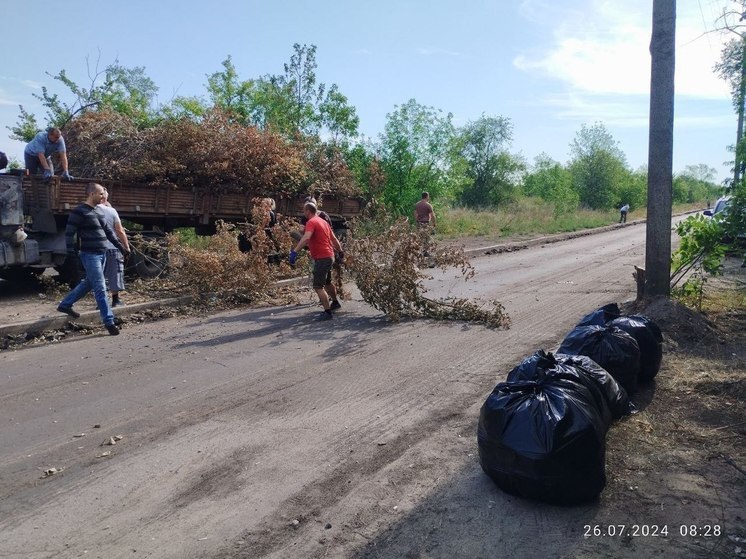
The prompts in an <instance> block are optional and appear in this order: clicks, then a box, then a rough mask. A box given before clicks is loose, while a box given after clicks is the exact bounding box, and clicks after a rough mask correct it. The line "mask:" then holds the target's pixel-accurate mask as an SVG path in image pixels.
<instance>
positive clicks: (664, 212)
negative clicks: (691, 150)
mask: <svg viewBox="0 0 746 559" xmlns="http://www.w3.org/2000/svg"><path fill="white" fill-rule="evenodd" d="M675 39H676V0H654V1H653V34H652V38H651V41H650V55H651V60H652V64H651V74H650V133H649V144H648V219H647V232H646V248H645V271H646V278H645V297H654V296H659V295H663V296H666V297H667V296H668V295H669V294H670V291H671V288H670V275H671V191H672V185H673V116H674V68H675V58H676V44H675Z"/></svg>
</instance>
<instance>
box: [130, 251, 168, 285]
mask: <svg viewBox="0 0 746 559" xmlns="http://www.w3.org/2000/svg"><path fill="white" fill-rule="evenodd" d="M130 265H131V266H134V268H135V271H136V272H137V275H138V276H140V277H141V278H142V279H151V278H157V277H158V276H160V275H162V274H163V273H164V272H165V271H166V268H167V267H168V253H165V252H164V254H162V255H160V256H158V257H153V256H150V255H148V254H144V253H142V252H140V251H137V252H135V253H133V254H132V263H131V264H130Z"/></svg>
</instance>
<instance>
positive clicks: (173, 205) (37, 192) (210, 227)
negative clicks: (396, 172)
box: [0, 174, 363, 278]
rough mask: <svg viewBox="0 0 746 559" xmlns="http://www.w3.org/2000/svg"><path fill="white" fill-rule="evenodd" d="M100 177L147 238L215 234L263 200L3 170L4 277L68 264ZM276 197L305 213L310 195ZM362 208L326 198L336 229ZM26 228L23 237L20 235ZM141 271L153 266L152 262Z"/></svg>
mask: <svg viewBox="0 0 746 559" xmlns="http://www.w3.org/2000/svg"><path fill="white" fill-rule="evenodd" d="M92 181H95V182H98V183H100V184H102V185H103V186H104V187H106V189H107V190H108V191H109V200H110V202H111V203H112V205H113V206H114V207H115V208H116V209H117V211H118V212H119V215H120V217H121V218H122V219H123V220H126V221H129V222H131V223H134V224H137V225H139V226H140V227H142V231H141V232H142V233H143V235H144V236H156V235H162V234H163V233H167V232H169V231H172V230H173V229H176V228H182V227H193V228H194V229H195V231H196V233H197V234H200V235H210V234H212V233H214V232H215V224H216V222H217V221H219V220H222V221H226V222H233V223H240V222H245V221H250V219H251V211H252V208H253V204H254V201H255V199H256V198H257V195H256V194H252V193H247V192H244V191H241V190H240V189H238V188H220V189H215V190H207V189H197V188H176V187H171V186H152V185H147V184H136V183H126V182H122V181H115V180H98V179H75V180H73V181H63V180H61V179H60V178H59V177H53V178H52V179H51V180H49V181H44V180H42V179H41V178H40V177H28V176H23V175H20V174H19V175H13V174H0V276H2V277H6V278H10V277H13V276H20V275H23V273H22V271H23V270H25V271H26V274H28V273H29V272H31V273H41V272H42V271H43V270H44V269H45V268H48V267H55V268H57V269H58V270H62V269H64V267H65V266H64V265H65V257H66V250H65V238H64V233H65V226H66V224H67V217H68V215H69V214H70V212H71V211H72V209H73V208H75V206H77V205H78V204H80V203H81V202H83V201H84V200H85V188H86V185H88V184H89V183H90V182H92ZM11 199H12V201H10V200H11ZM273 199H274V200H275V204H276V206H277V213H278V214H282V215H285V216H289V217H298V218H299V217H301V216H302V214H303V203H304V200H305V196H304V195H297V196H294V197H289V196H287V195H276V196H274V197H273ZM362 205H363V202H362V200H361V199H360V198H354V197H336V196H334V195H328V194H325V195H324V196H323V209H324V211H326V212H327V213H328V214H329V215H330V217H331V218H332V222H333V224H334V228H335V230H340V229H342V230H343V229H345V228H346V223H347V220H348V219H350V218H353V217H355V216H357V215H359V213H360V211H361V209H362ZM19 229H20V230H21V231H22V232H23V234H19V233H18V230H19ZM24 235H25V238H24V239H23V240H20V236H24ZM68 264H69V263H68ZM134 264H137V263H134ZM139 269H140V268H138V270H139ZM141 269H142V270H143V271H145V270H147V266H141ZM143 275H147V274H143Z"/></svg>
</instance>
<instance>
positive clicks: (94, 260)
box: [60, 252, 114, 326]
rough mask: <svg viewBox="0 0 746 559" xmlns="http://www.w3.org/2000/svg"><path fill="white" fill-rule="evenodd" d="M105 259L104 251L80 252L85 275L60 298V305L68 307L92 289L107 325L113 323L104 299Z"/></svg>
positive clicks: (109, 308)
mask: <svg viewBox="0 0 746 559" xmlns="http://www.w3.org/2000/svg"><path fill="white" fill-rule="evenodd" d="M105 260H106V253H105V252H102V253H100V254H99V253H97V252H81V253H80V263H81V264H83V269H84V270H85V277H84V278H83V279H82V280H80V283H79V284H78V285H76V286H75V287H74V288H73V290H72V291H71V292H70V293H68V294H67V296H66V297H65V298H64V299H62V302H61V303H60V306H61V307H65V308H68V309H69V308H70V307H72V306H73V305H74V304H75V303H77V302H78V301H79V300H80V299H82V298H83V297H84V296H85V295H86V294H87V293H88V292H89V291H91V290H93V295H94V296H95V297H96V303H97V304H98V310H99V312H100V313H101V320H103V322H104V325H106V326H109V325H110V324H114V313H112V312H111V307H110V306H109V302H108V301H107V300H106V281H105V280H104V261H105Z"/></svg>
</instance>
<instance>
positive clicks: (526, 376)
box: [507, 349, 633, 425]
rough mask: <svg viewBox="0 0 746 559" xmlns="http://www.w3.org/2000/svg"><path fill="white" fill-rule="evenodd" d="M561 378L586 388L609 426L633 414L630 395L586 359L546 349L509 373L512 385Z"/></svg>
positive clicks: (603, 370)
mask: <svg viewBox="0 0 746 559" xmlns="http://www.w3.org/2000/svg"><path fill="white" fill-rule="evenodd" d="M546 375H549V376H561V377H564V378H570V379H573V380H576V381H577V382H580V383H581V384H583V385H585V386H586V388H588V390H589V391H590V392H591V394H592V395H593V398H594V401H595V402H596V407H597V408H598V412H599V414H600V415H601V419H603V421H604V423H606V425H609V424H610V423H611V420H612V419H619V418H620V417H622V416H624V415H627V414H628V413H630V412H631V411H632V409H633V408H632V406H631V404H630V401H629V397H628V396H627V391H626V390H625V389H624V388H622V387H621V385H619V383H618V382H617V381H616V380H614V377H612V376H611V375H610V374H609V373H608V372H607V371H606V370H605V369H604V368H603V367H601V366H599V365H598V364H597V363H596V362H595V361H594V360H593V359H591V358H590V357H586V356H585V355H564V354H556V355H554V354H552V353H547V352H545V351H544V350H543V349H542V350H539V351H537V352H535V353H534V354H533V355H531V356H530V357H527V358H526V359H524V360H523V361H521V363H520V364H519V365H518V366H516V367H515V368H514V369H513V370H512V371H510V372H509V373H508V377H507V381H508V382H517V381H522V380H539V379H541V378H542V376H546Z"/></svg>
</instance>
